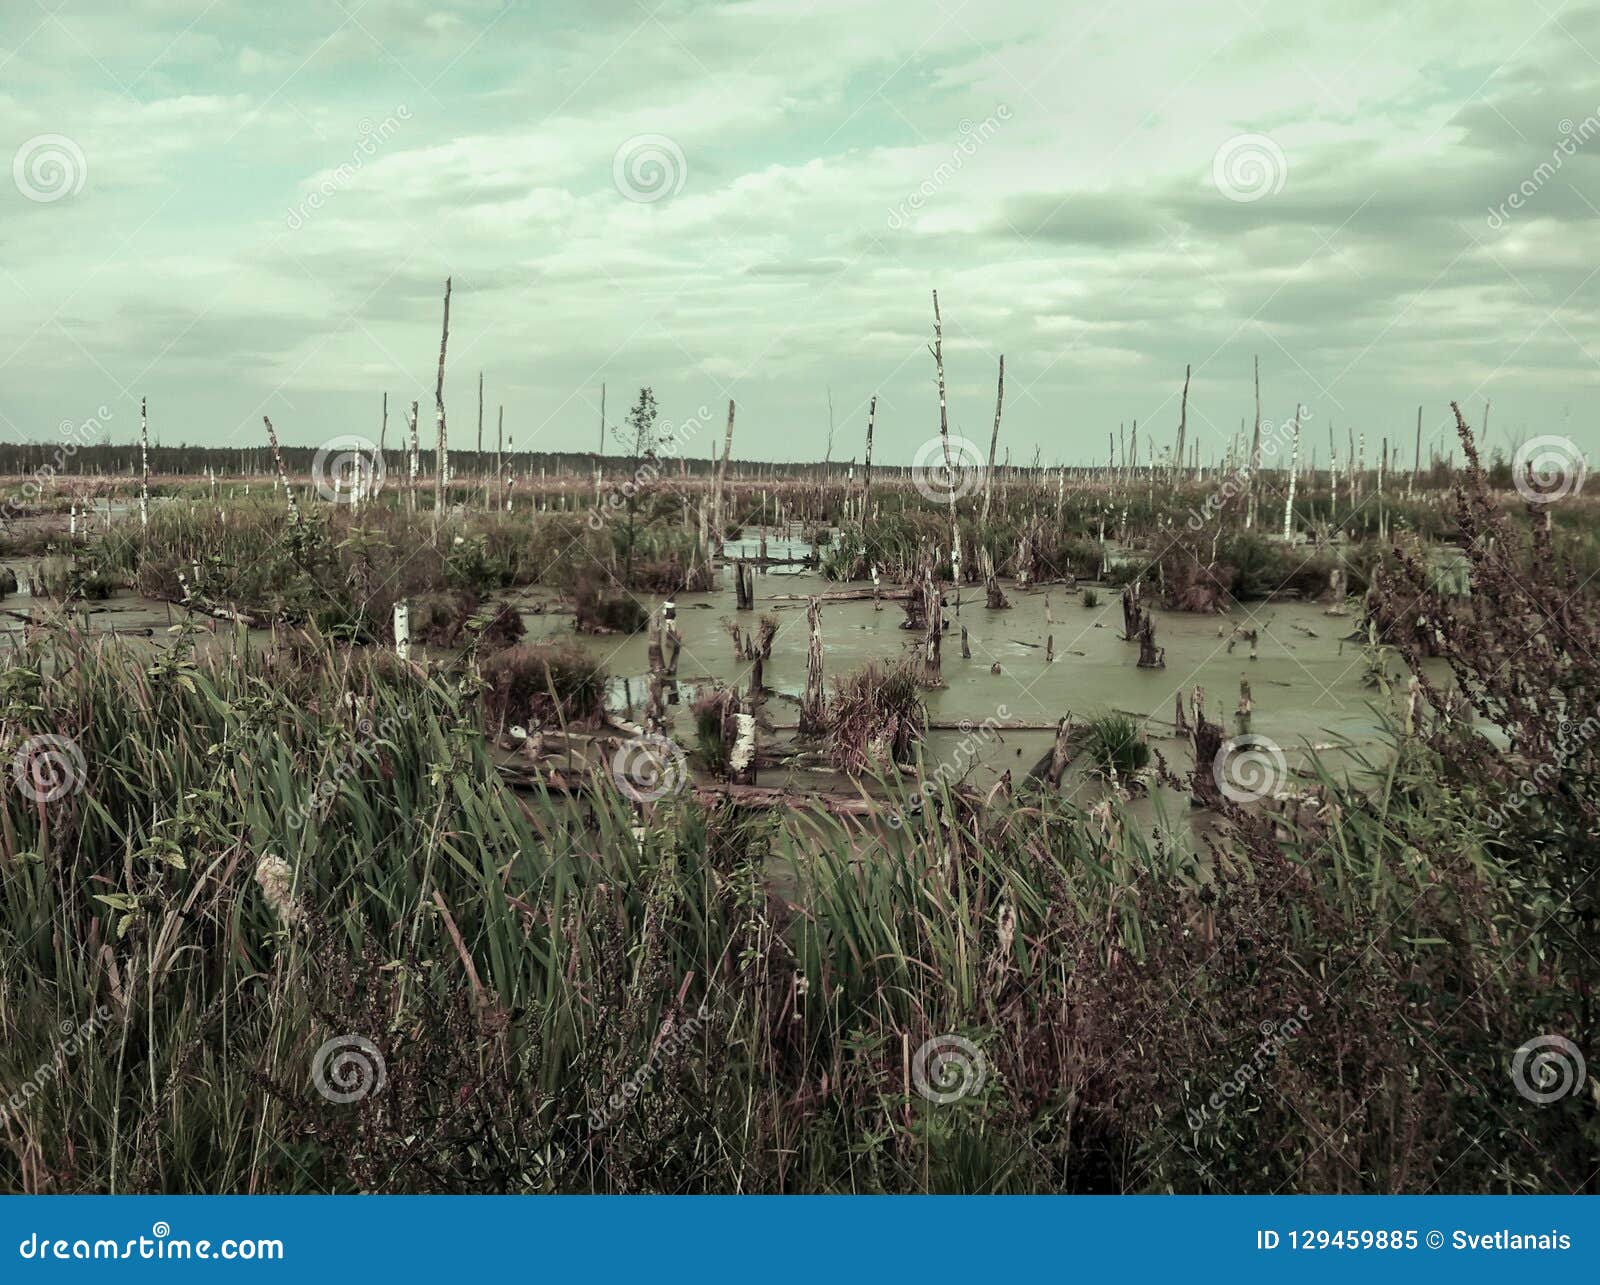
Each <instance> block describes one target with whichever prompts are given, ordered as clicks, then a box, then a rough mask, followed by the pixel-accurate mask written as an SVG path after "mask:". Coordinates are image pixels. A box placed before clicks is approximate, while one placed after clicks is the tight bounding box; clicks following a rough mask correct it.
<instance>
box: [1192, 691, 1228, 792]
mask: <svg viewBox="0 0 1600 1285" xmlns="http://www.w3.org/2000/svg"><path fill="white" fill-rule="evenodd" d="M1193 737H1194V771H1193V772H1191V773H1190V775H1189V789H1190V792H1191V793H1192V794H1193V796H1194V802H1195V803H1196V804H1197V805H1198V806H1200V807H1203V808H1216V807H1218V806H1219V805H1220V804H1221V803H1222V797H1223V796H1222V787H1221V785H1220V783H1219V782H1218V779H1217V777H1218V768H1219V760H1220V758H1221V755H1222V746H1223V742H1224V737H1223V734H1222V726H1221V724H1219V723H1212V722H1209V721H1207V719H1206V716H1205V715H1204V714H1203V713H1201V712H1199V711H1198V710H1197V711H1196V714H1195V725H1194V733H1193Z"/></svg>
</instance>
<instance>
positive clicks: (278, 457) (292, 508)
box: [141, 402, 300, 523]
mask: <svg viewBox="0 0 1600 1285" xmlns="http://www.w3.org/2000/svg"><path fill="white" fill-rule="evenodd" d="M142 405H143V403H142V402H141V406H142ZM261 422H262V423H263V424H265V425H266V426H267V441H268V442H270V443H271V444H272V462H273V463H274V464H275V465H276V466H277V469H278V481H280V482H282V483H283V494H284V496H285V498H286V499H288V501H289V521H290V523H295V522H298V521H300V509H299V506H298V505H296V504H295V502H294V489H293V488H292V487H291V486H290V485H289V474H288V472H287V471H286V470H285V469H284V467H283V452H282V451H280V450H279V449H278V430H277V429H275V428H273V427H272V421H271V420H270V419H268V418H267V417H266V416H265V415H263V416H262V417H261Z"/></svg>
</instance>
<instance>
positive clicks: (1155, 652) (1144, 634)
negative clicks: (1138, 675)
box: [1139, 611, 1167, 669]
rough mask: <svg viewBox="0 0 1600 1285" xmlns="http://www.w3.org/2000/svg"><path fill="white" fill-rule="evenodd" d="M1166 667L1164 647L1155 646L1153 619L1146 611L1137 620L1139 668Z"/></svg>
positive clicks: (1154, 623) (1154, 624)
mask: <svg viewBox="0 0 1600 1285" xmlns="http://www.w3.org/2000/svg"><path fill="white" fill-rule="evenodd" d="M1166 667H1167V650H1166V648H1165V647H1157V646H1156V622H1155V617H1154V616H1152V615H1151V614H1150V613H1149V612H1148V611H1146V612H1143V613H1142V615H1141V617H1140V620H1139V668H1140V669H1165V668H1166Z"/></svg>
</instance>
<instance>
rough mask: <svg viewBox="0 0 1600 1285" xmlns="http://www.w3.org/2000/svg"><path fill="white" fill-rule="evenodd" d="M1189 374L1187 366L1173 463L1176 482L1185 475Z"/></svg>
mask: <svg viewBox="0 0 1600 1285" xmlns="http://www.w3.org/2000/svg"><path fill="white" fill-rule="evenodd" d="M1189 372H1190V367H1188V366H1185V367H1184V368H1183V401H1182V402H1181V403H1180V405H1179V410H1178V455H1177V458H1176V459H1174V460H1173V461H1172V465H1173V473H1172V476H1173V480H1174V481H1176V480H1177V479H1178V478H1180V477H1181V476H1182V475H1183V471H1184V467H1185V460H1184V458H1183V444H1184V439H1185V437H1186V435H1187V433H1188V430H1189Z"/></svg>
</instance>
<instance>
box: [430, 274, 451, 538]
mask: <svg viewBox="0 0 1600 1285" xmlns="http://www.w3.org/2000/svg"><path fill="white" fill-rule="evenodd" d="M449 342H450V278H449V277H446V278H445V279H444V325H443V327H442V328H441V329H440V331H439V378H438V379H437V381H435V383H434V386H433V408H434V425H435V428H436V430H437V433H436V436H435V441H436V446H435V448H434V449H435V450H436V452H437V454H438V458H437V459H435V460H434V470H435V472H434V479H433V523H434V525H435V526H438V524H439V519H440V517H441V516H442V515H443V510H444V488H445V481H446V477H445V474H446V473H447V472H448V470H449V467H450V457H449V448H448V445H447V439H446V437H445V424H444V352H445V347H446V346H447V345H448V344H449Z"/></svg>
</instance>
